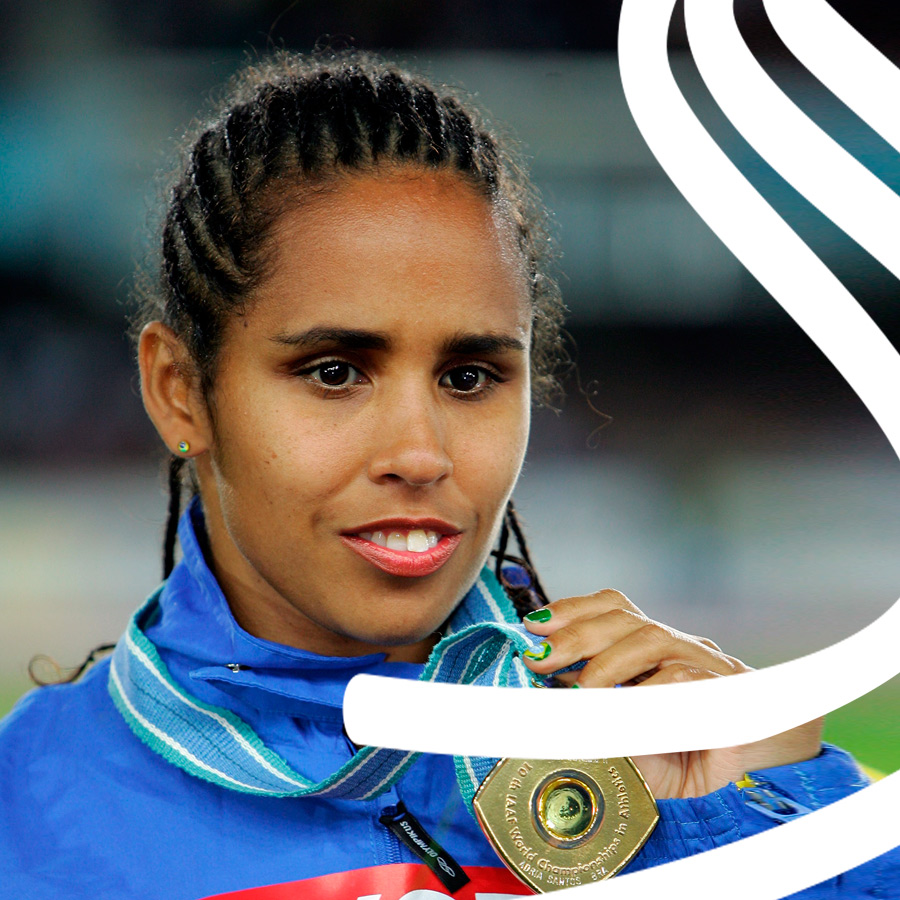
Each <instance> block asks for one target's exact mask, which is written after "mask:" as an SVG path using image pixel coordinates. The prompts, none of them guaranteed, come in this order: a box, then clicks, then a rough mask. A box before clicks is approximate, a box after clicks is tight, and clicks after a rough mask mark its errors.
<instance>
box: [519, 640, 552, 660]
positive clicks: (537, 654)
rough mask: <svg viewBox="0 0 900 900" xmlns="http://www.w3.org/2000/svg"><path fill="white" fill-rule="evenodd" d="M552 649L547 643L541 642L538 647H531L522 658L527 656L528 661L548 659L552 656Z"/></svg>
mask: <svg viewBox="0 0 900 900" xmlns="http://www.w3.org/2000/svg"><path fill="white" fill-rule="evenodd" d="M551 649H552V647H551V646H550V645H549V644H548V643H547V642H546V641H541V642H540V643H539V644H538V645H537V647H529V648H528V649H527V650H526V651H525V652H524V653H523V654H522V656H527V657H528V659H546V658H547V657H548V656H549V655H550V651H551Z"/></svg>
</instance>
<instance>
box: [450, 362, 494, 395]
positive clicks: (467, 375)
mask: <svg viewBox="0 0 900 900" xmlns="http://www.w3.org/2000/svg"><path fill="white" fill-rule="evenodd" d="M489 378H490V375H489V374H488V372H486V371H485V370H484V369H482V368H480V367H479V366H458V367H457V368H455V369H451V370H450V371H449V372H447V374H446V375H444V377H443V378H442V379H441V383H442V384H445V386H446V387H450V388H453V390H454V391H459V392H460V393H462V394H470V393H472V392H473V391H477V390H479V389H481V388H483V387H484V386H485V384H486V383H487V381H488V379H489Z"/></svg>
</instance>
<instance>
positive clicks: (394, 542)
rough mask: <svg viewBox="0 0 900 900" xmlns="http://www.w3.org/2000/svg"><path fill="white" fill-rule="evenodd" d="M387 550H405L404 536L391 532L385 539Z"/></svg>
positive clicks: (399, 532)
mask: <svg viewBox="0 0 900 900" xmlns="http://www.w3.org/2000/svg"><path fill="white" fill-rule="evenodd" d="M387 548H388V550H405V549H406V535H405V534H404V533H403V532H402V531H392V532H391V533H390V534H389V535H388V539H387Z"/></svg>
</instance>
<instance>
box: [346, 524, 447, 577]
mask: <svg viewBox="0 0 900 900" xmlns="http://www.w3.org/2000/svg"><path fill="white" fill-rule="evenodd" d="M341 540H342V541H343V542H344V544H345V545H346V546H347V547H349V548H350V549H351V550H352V551H353V552H354V553H357V554H358V555H359V556H361V557H362V558H363V559H365V560H366V561H368V562H370V563H372V565H374V566H376V567H377V568H379V569H381V570H382V571H383V572H387V573H388V574H389V575H398V576H400V577H403V578H421V577H423V576H425V575H431V574H432V573H434V572H436V571H437V570H438V569H440V568H441V566H443V565H444V563H446V562H447V560H448V559H450V557H451V556H452V555H453V551H454V550H456V548H457V547H458V546H459V542H460V541H461V540H462V534H461V533H460V532H459V531H458V529H456V528H454V527H453V526H452V525H448V524H447V523H446V522H441V521H439V520H436V519H427V520H407V519H404V520H384V521H381V522H373V523H370V524H368V525H364V526H362V527H361V528H360V529H359V530H358V531H356V532H353V533H345V534H342V535H341Z"/></svg>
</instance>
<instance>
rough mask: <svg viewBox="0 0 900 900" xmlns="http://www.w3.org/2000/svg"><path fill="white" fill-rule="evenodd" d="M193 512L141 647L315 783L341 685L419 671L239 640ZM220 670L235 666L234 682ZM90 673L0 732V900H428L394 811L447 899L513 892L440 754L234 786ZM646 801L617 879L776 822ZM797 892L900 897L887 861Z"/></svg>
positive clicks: (342, 741)
mask: <svg viewBox="0 0 900 900" xmlns="http://www.w3.org/2000/svg"><path fill="white" fill-rule="evenodd" d="M192 515H193V516H194V521H192V518H191V514H186V515H185V517H184V518H183V520H182V524H181V529H180V538H181V543H182V548H183V551H184V558H183V560H182V562H181V563H180V564H179V565H178V567H177V568H176V570H175V571H174V572H173V574H172V576H171V577H170V578H169V580H168V582H167V583H166V585H165V588H164V590H163V593H162V597H161V607H160V612H161V614H160V615H159V617H158V618H157V620H156V621H155V622H154V623H153V624H152V625H150V626H149V627H148V628H147V629H146V633H147V636H148V637H149V638H150V639H151V640H152V641H153V642H154V644H155V645H156V647H157V648H158V651H159V653H160V656H161V657H162V659H163V661H164V662H165V664H166V666H167V667H168V668H169V671H170V672H171V674H172V676H173V677H174V678H175V680H176V681H177V682H179V683H180V684H181V685H182V686H183V687H184V688H185V689H186V690H188V691H189V692H190V693H191V694H192V695H194V696H195V697H198V698H200V699H201V700H204V701H206V702H208V703H211V704H215V705H217V706H223V707H226V708H228V709H230V710H232V711H233V712H234V713H235V714H237V715H238V716H240V717H241V718H243V719H244V720H245V721H247V722H248V723H249V724H250V725H251V726H252V728H253V729H254V730H255V731H256V732H257V734H259V735H260V736H261V737H262V739H263V740H264V741H265V743H266V744H267V745H268V746H270V747H271V748H272V749H274V750H275V751H276V752H277V753H278V754H280V755H281V756H282V757H283V758H284V759H285V760H287V762H288V763H289V764H290V765H291V766H292V767H293V768H294V769H295V770H297V771H300V772H303V773H304V774H305V775H307V776H308V777H311V778H313V779H316V780H320V779H322V778H324V777H326V776H327V775H328V774H330V773H331V772H332V771H334V770H336V769H337V768H338V767H339V766H340V765H341V764H343V763H344V762H345V761H346V760H347V759H349V758H350V757H351V756H352V754H353V747H352V745H351V744H350V742H349V741H348V739H347V737H346V736H345V734H344V733H343V728H342V716H341V703H342V697H343V691H344V688H345V686H346V684H347V682H348V681H349V680H350V678H351V677H352V676H353V675H354V674H356V673H358V672H372V673H380V674H391V675H394V676H396V677H405V678H415V677H416V676H417V674H418V672H419V670H420V668H421V667H419V666H416V665H413V664H408V663H386V662H384V660H383V657H382V656H381V655H373V656H367V657H362V658H355V659H342V658H327V657H321V656H317V655H315V654H312V653H307V652H305V651H303V650H298V649H294V648H291V647H285V646H281V645H278V644H273V643H270V642H267V641H263V640H260V639H258V638H255V637H253V636H252V635H250V634H248V633H247V632H245V631H243V630H242V629H241V628H240V626H238V625H237V623H236V622H235V621H234V619H233V617H232V615H231V613H230V610H229V608H228V604H227V602H226V601H225V598H224V596H223V595H222V593H221V591H220V589H219V587H218V585H217V583H216V581H215V579H214V577H213V575H212V574H211V572H210V571H209V569H208V568H207V566H206V563H205V561H204V559H203V555H202V552H201V551H200V548H199V545H198V542H197V538H196V533H195V528H196V527H201V525H202V523H201V520H200V519H199V516H200V515H201V514H200V513H199V511H197V510H194V511H193V513H192ZM233 663H239V664H240V665H241V668H240V669H239V670H238V671H233V670H232V668H230V667H229V664H233ZM107 677H108V665H107V664H106V663H100V664H98V665H96V666H95V667H94V668H93V669H92V670H91V671H90V672H89V673H88V674H87V675H86V676H85V677H84V678H83V679H82V680H81V681H80V682H79V683H77V684H74V685H61V686H58V687H47V688H41V689H38V690H35V691H32V692H31V693H30V694H29V695H28V696H26V697H25V698H24V699H23V700H22V701H20V703H19V704H18V705H17V706H16V708H15V709H14V710H13V712H12V713H11V714H10V716H9V717H7V719H5V720H4V722H3V723H2V724H0V897H3V898H6V897H16V898H23V900H25V898H27V900H50V898H66V900H82V898H83V900H98V898H115V900H130V898H134V900H138V898H140V900H155V898H158V900H199V898H207V897H211V896H214V895H219V894H226V893H228V894H230V893H231V892H239V891H246V892H247V893H245V894H242V895H241V896H242V897H244V898H247V900H251V898H259V900H286V898H288V897H304V898H307V897H308V898H310V900H319V898H322V900H324V898H328V900H357V898H370V900H371V898H374V897H379V898H380V900H403V898H404V897H410V898H412V897H419V898H421V897H440V896H442V895H444V894H445V893H446V889H445V888H443V887H442V886H441V884H440V883H439V882H438V881H437V880H436V879H435V878H434V876H433V875H431V873H430V872H429V871H428V870H427V869H426V867H425V866H424V865H422V864H421V863H420V862H419V860H418V859H417V857H416V856H414V855H413V854H412V853H411V851H410V850H408V849H407V848H406V847H405V846H403V845H401V843H400V841H399V840H398V839H397V838H396V837H395V835H394V834H393V833H392V832H391V831H389V830H388V829H387V828H386V827H385V826H384V825H383V824H382V823H381V822H380V821H379V817H380V816H381V815H382V813H383V812H384V810H385V809H387V808H390V807H394V806H396V804H397V803H398V802H399V801H400V800H402V801H403V802H404V803H405V805H406V807H407V808H408V809H409V811H410V812H411V813H413V814H414V815H415V816H416V818H417V819H418V820H419V822H420V823H421V824H422V826H423V827H424V828H425V829H426V831H427V832H428V833H429V834H430V835H431V836H432V837H433V838H435V839H436V840H437V841H438V842H439V843H440V844H441V845H443V847H444V848H445V849H446V850H447V851H448V852H449V853H450V854H451V855H452V856H453V857H455V859H456V860H457V861H458V862H459V863H460V864H461V865H462V866H463V867H464V869H466V871H467V873H468V874H469V875H470V877H471V878H472V881H471V883H470V884H469V885H467V886H466V887H465V888H464V889H462V890H461V891H460V892H458V893H457V894H456V895H455V896H456V897H457V900H480V898H484V897H486V896H488V895H490V896H491V897H493V898H495V900H496V898H498V897H502V896H503V895H504V894H505V895H507V896H509V895H513V894H524V893H528V891H527V889H525V888H524V886H522V885H521V883H520V882H518V881H517V880H516V879H515V878H514V877H513V876H512V875H510V874H509V873H508V872H507V871H506V870H505V869H503V867H502V865H501V864H500V861H499V859H498V857H497V856H496V855H495V853H494V851H493V850H492V848H491V847H490V846H489V844H488V843H487V841H486V839H485V838H484V837H483V835H482V834H481V831H480V830H479V827H478V825H477V824H476V822H475V820H474V819H473V817H472V815H471V814H470V812H469V811H468V810H467V809H465V808H464V805H463V802H462V798H461V796H460V794H459V791H458V789H457V786H456V779H455V775H454V770H453V760H452V758H451V757H448V756H437V755H425V756H423V757H421V758H420V759H419V761H418V762H417V763H416V764H415V765H413V766H412V768H411V769H410V770H409V771H408V772H407V773H406V775H405V776H404V777H403V779H402V781H400V782H399V784H398V785H396V786H395V787H394V788H393V789H392V790H391V791H389V792H388V793H387V794H384V795H382V796H380V797H378V798H376V799H374V800H371V801H349V800H333V799H323V798H319V797H306V798H283V799H278V798H267V797H255V796H252V795H248V794H242V793H237V792H235V791H231V790H226V789H223V788H220V787H217V786H215V785H213V784H210V783H207V782H205V781H202V780H200V779H198V778H195V777H193V776H191V775H188V774H187V773H186V772H184V771H182V770H181V769H179V768H176V767H175V766H173V765H171V764H169V763H168V762H166V761H165V760H164V759H163V758H162V757H160V756H158V755H156V754H155V753H154V752H153V751H152V750H150V749H148V747H146V746H145V745H144V744H142V743H141V742H140V741H139V740H138V739H137V738H136V737H135V736H134V735H133V734H132V732H131V731H130V730H129V727H128V725H127V724H126V723H125V720H124V719H123V718H122V716H121V715H120V714H119V712H118V711H117V710H116V708H115V707H114V705H113V703H112V700H111V698H110V696H109V693H108V690H107ZM762 775H763V777H764V778H765V780H766V781H767V782H768V783H769V784H770V785H772V786H773V787H774V788H775V789H776V791H778V792H779V793H780V794H782V795H783V796H785V797H787V798H790V799H793V800H795V801H797V802H799V803H801V804H803V805H804V806H806V807H810V808H816V807H818V806H821V805H823V804H825V803H829V802H832V801H834V800H837V799H839V798H841V797H843V796H845V795H846V794H848V793H850V792H851V791H854V790H856V789H858V788H860V787H862V786H863V784H864V783H865V779H864V778H863V776H861V775H860V773H859V771H858V769H857V767H856V765H855V764H854V763H853V761H852V760H851V759H850V758H849V757H848V756H847V755H846V754H845V753H844V752H843V751H840V750H837V749H835V748H826V750H825V752H824V753H823V755H822V756H820V757H819V758H818V759H816V760H810V761H809V762H806V763H802V764H799V765H796V766H785V767H782V768H779V769H770V770H767V771H766V772H764V773H762ZM660 807H661V813H662V821H661V822H660V824H659V826H658V827H657V829H656V831H655V832H654V834H653V836H652V837H651V838H650V840H649V842H648V843H647V845H646V846H645V847H644V848H643V850H642V851H641V852H640V854H639V855H638V857H637V858H636V860H635V861H634V862H633V863H632V865H631V867H630V868H631V869H636V868H642V867H644V866H646V865H655V864H658V863H661V862H665V861H668V860H672V859H677V858H680V857H683V856H687V855H692V854H695V853H699V852H701V851H703V850H707V849H710V848H712V847H715V846H718V845H720V844H723V843H727V842H730V841H733V840H736V839H738V838H740V837H743V836H747V835H751V834H754V833H756V832H759V831H761V830H764V829H766V828H770V827H774V825H775V823H774V822H773V820H772V819H771V818H769V817H767V816H765V815H763V814H762V813H761V812H759V810H758V807H756V806H755V805H754V804H752V803H748V802H745V797H744V795H743V794H742V792H741V791H739V790H738V789H737V788H736V787H735V786H734V785H729V786H728V787H727V788H724V789H722V790H720V791H717V792H716V793H715V794H712V795H710V796H708V797H700V798H695V799H690V800H668V801H662V802H661V803H660ZM342 873H343V874H342ZM300 881H302V882H303V884H302V885H297V884H296V882H300ZM279 885H280V886H281V887H277V886H279ZM265 886H270V887H268V888H267V889H266V888H265ZM416 890H418V891H419V893H418V894H416V893H415V891H416ZM429 890H430V891H432V892H433V893H432V894H428V893H427V891H429ZM423 891H424V893H422V892H423ZM797 896H802V897H804V898H806V900H824V898H826V897H828V898H830V897H841V898H863V897H880V898H883V900H886V898H900V852H898V851H895V852H894V853H893V854H888V855H887V856H884V857H881V858H880V859H878V860H875V861H873V862H872V863H870V864H868V865H866V866H863V867H860V868H859V869H856V870H854V871H853V872H851V873H848V874H847V875H844V876H841V877H840V878H838V879H834V880H832V881H831V882H828V883H825V884H823V885H819V886H818V887H815V888H811V889H809V890H808V891H805V892H803V893H802V894H801V895H797Z"/></svg>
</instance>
